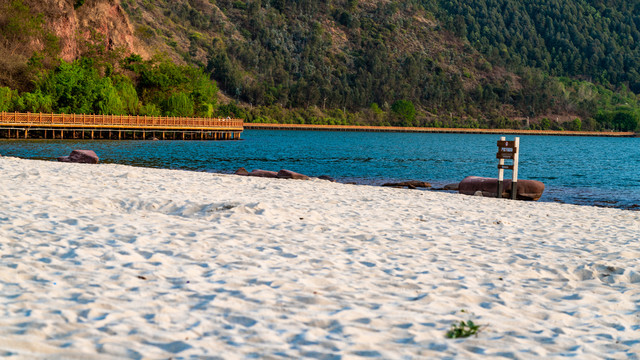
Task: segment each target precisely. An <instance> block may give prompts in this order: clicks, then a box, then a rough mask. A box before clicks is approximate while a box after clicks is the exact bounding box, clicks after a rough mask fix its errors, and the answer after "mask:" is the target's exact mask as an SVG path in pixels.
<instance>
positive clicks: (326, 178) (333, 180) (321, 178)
mask: <svg viewBox="0 0 640 360" xmlns="http://www.w3.org/2000/svg"><path fill="white" fill-rule="evenodd" d="M318 179H320V180H327V181H331V182H336V179H334V178H332V177H331V176H329V175H321V176H318Z"/></svg>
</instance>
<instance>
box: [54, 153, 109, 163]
mask: <svg viewBox="0 0 640 360" xmlns="http://www.w3.org/2000/svg"><path fill="white" fill-rule="evenodd" d="M58 161H61V162H72V163H81V164H97V163H98V161H100V159H99V158H98V155H96V153H95V152H94V151H93V150H73V151H72V152H71V154H69V156H61V157H59V158H58Z"/></svg>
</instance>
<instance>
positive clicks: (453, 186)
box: [443, 183, 460, 191]
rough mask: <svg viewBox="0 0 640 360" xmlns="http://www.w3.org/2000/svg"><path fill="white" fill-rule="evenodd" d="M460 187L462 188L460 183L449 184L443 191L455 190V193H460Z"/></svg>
mask: <svg viewBox="0 0 640 360" xmlns="http://www.w3.org/2000/svg"><path fill="white" fill-rule="evenodd" d="M459 187H460V184H459V183H457V184H447V185H445V186H444V188H443V189H445V190H455V191H458V188H459Z"/></svg>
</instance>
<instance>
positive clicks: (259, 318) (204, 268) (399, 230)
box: [0, 157, 640, 359]
mask: <svg viewBox="0 0 640 360" xmlns="http://www.w3.org/2000/svg"><path fill="white" fill-rule="evenodd" d="M0 184H2V186H1V187H0V249H2V253H3V256H2V258H0V289H1V290H0V304H1V306H0V309H3V310H2V311H3V317H2V321H0V339H1V340H0V350H2V351H4V352H5V353H8V354H11V355H10V356H13V357H16V358H87V359H115V358H143V357H144V358H169V357H180V358H192V357H193V358H195V357H205V356H214V357H215V356H219V357H222V358H247V357H258V358H269V357H289V358H304V357H307V358H308V357H313V358H337V357H342V358H370V357H373V358H385V359H402V358H451V357H459V358H469V359H489V358H495V357H501V356H502V357H509V358H564V357H567V356H572V357H577V358H630V359H634V358H635V359H637V358H638V356H637V354H638V353H640V343H639V342H638V341H637V331H638V330H639V329H640V328H639V326H638V317H637V303H638V301H640V288H639V287H638V285H640V272H638V270H637V266H636V265H637V259H638V257H640V252H639V251H638V246H637V245H638V241H639V240H640V239H639V237H638V234H640V213H637V212H631V211H623V210H619V209H607V208H598V207H591V206H577V205H568V204H556V203H540V202H523V201H511V200H507V199H495V198H480V197H473V196H464V195H458V194H446V193H441V192H433V191H410V190H403V189H389V188H384V187H374V186H353V185H346V184H340V183H331V182H328V181H324V180H315V179H312V180H308V181H300V180H284V179H265V178H255V177H242V176H236V175H221V174H213V173H207V172H194V171H183V170H166V169H157V168H143V167H132V166H126V165H117V164H98V165H86V164H69V163H58V162H50V161H41V160H25V159H19V158H13V157H2V158H0ZM467 320H472V321H473V322H474V323H476V324H479V325H481V326H482V329H481V331H480V333H479V334H478V335H477V336H475V337H469V338H466V339H447V338H446V337H445V334H446V332H447V331H448V330H449V329H450V328H451V326H452V325H454V324H458V323H459V322H460V321H467Z"/></svg>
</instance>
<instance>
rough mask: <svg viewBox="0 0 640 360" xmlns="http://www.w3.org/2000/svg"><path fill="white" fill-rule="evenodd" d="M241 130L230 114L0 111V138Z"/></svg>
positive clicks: (187, 135)
mask: <svg viewBox="0 0 640 360" xmlns="http://www.w3.org/2000/svg"><path fill="white" fill-rule="evenodd" d="M243 130H244V122H243V120H242V119H230V118H227V119H220V118H217V119H214V118H190V117H171V116H127V115H86V114H45V113H18V112H12V113H9V112H0V138H9V139H10V138H16V139H20V138H24V139H28V138H36V139H49V138H50V139H64V138H67V139H68V138H73V139H85V138H89V139H118V140H122V139H135V140H138V139H157V138H160V137H161V138H162V139H167V138H169V139H182V140H237V139H239V138H240V134H241V133H242V131H243ZM85 136H86V137H85Z"/></svg>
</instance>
